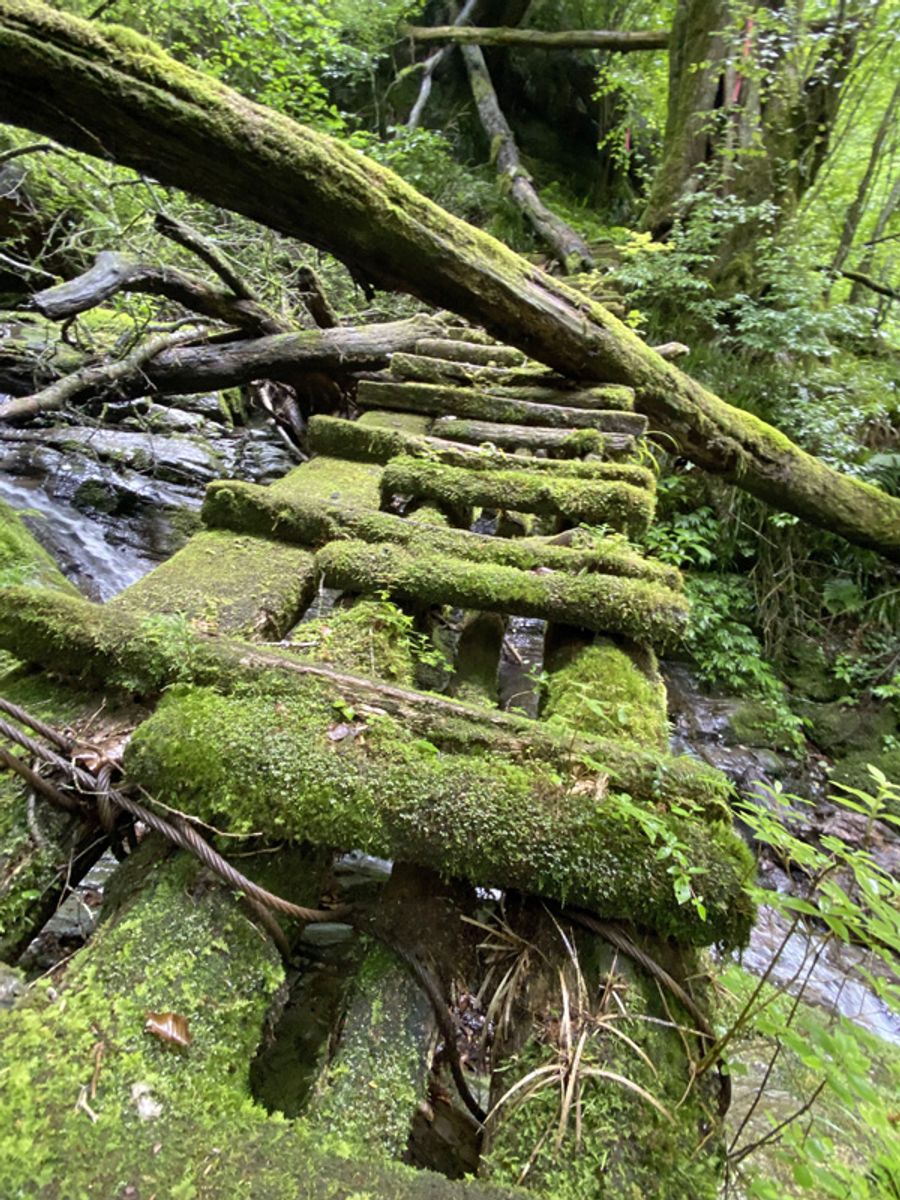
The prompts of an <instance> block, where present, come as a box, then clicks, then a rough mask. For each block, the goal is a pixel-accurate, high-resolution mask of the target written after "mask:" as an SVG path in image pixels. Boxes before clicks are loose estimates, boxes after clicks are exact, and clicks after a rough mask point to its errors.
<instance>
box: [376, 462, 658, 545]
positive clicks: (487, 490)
mask: <svg viewBox="0 0 900 1200" xmlns="http://www.w3.org/2000/svg"><path fill="white" fill-rule="evenodd" d="M381 493H382V496H383V497H385V498H388V499H389V498H390V497H391V496H394V495H399V496H422V497H425V498H427V499H429V500H437V501H439V502H440V503H442V504H452V505H471V506H474V507H476V508H493V509H512V510H513V511H515V512H528V513H539V514H541V515H543V516H550V517H555V518H558V519H559V520H561V521H563V522H565V523H566V524H567V525H579V524H581V525H608V526H610V527H611V528H612V529H615V530H618V531H619V532H621V533H625V534H627V535H628V537H630V538H632V539H633V540H637V539H639V538H641V537H643V535H644V534H645V533H646V532H647V530H648V529H649V528H650V522H651V521H652V520H653V512H654V508H655V496H654V493H653V490H652V489H650V488H647V487H644V486H635V484H633V483H624V482H622V481H620V480H607V479H583V478H582V479H572V478H568V479H567V478H565V477H560V476H557V475H555V474H552V473H551V472H549V471H544V472H540V471H516V470H514V469H513V468H512V466H510V468H509V469H507V470H496V471H470V470H469V469H468V468H466V467H449V466H445V465H444V464H443V463H436V462H430V461H428V459H424V458H413V457H411V456H409V455H403V456H401V457H399V458H395V459H392V460H391V461H390V462H389V463H388V464H387V466H386V467H385V468H384V473H383V474H382V476H381Z"/></svg>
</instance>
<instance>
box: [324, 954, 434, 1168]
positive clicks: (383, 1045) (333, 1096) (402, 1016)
mask: <svg viewBox="0 0 900 1200" xmlns="http://www.w3.org/2000/svg"><path fill="white" fill-rule="evenodd" d="M352 986H353V996H352V998H351V1001H350V1005H349V1008H348V1011H347V1013H346V1016H345V1018H344V1022H343V1029H342V1033H341V1040H340V1044H339V1046H338V1050H337V1053H336V1054H335V1056H334V1058H333V1059H332V1060H331V1062H329V1064H328V1066H327V1067H326V1069H325V1072H324V1074H323V1076H322V1078H321V1079H320V1080H319V1081H318V1083H317V1085H316V1088H315V1091H314V1093H313V1096H312V1099H311V1101H310V1105H309V1108H308V1110H307V1112H306V1114H305V1122H304V1123H305V1125H306V1126H307V1127H308V1128H309V1129H310V1130H312V1131H317V1130H321V1132H322V1133H323V1134H326V1135H327V1134H332V1135H341V1133H342V1131H344V1130H346V1129H348V1127H349V1128H351V1129H352V1131H353V1133H354V1135H355V1139H354V1140H356V1141H357V1142H358V1143H359V1144H360V1145H361V1146H365V1147H366V1148H367V1149H368V1150H369V1151H370V1152H372V1153H374V1154H376V1155H388V1156H390V1157H391V1158H397V1159H399V1158H401V1157H402V1155H403V1152H404V1151H405V1150H406V1145H407V1142H408V1141H409V1131H410V1127H411V1125H412V1119H413V1116H414V1114H415V1110H416V1106H417V1105H418V1104H419V1103H420V1102H421V1101H422V1100H423V1099H424V1098H425V1094H426V1084H427V1080H428V1069H429V1057H430V1055H429V1051H430V1049H431V1047H432V1045H433V1038H434V1031H435V1024H434V1012H433V1010H432V1007H431V1004H430V1002H429V1000H428V997H427V996H426V995H425V993H424V992H423V991H422V989H421V988H420V987H419V986H418V984H417V983H416V981H415V980H414V979H413V977H412V975H411V974H410V971H409V968H408V967H407V966H406V965H405V964H404V963H403V962H402V961H401V960H400V959H398V958H397V956H396V955H394V954H392V953H391V952H390V951H389V950H387V949H386V948H384V947H383V946H379V945H370V946H369V947H368V949H367V951H366V953H365V955H364V957H363V959H362V961H361V963H360V965H359V968H358V970H357V972H356V978H355V980H354V983H353V985H352ZM345 1136H346V1135H345Z"/></svg>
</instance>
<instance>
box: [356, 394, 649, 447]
mask: <svg viewBox="0 0 900 1200" xmlns="http://www.w3.org/2000/svg"><path fill="white" fill-rule="evenodd" d="M356 399H357V403H358V404H359V406H360V408H363V409H366V408H396V409H400V410H401V411H402V412H419V413H427V414H429V415H431V416H435V417H443V416H445V415H446V416H449V415H452V416H455V417H466V418H470V419H472V420H476V421H479V420H485V421H501V422H504V423H509V424H511V425H539V426H543V427H544V428H550V429H567V430H577V429H597V430H600V431H602V432H605V433H628V434H631V436H632V437H636V436H639V435H640V434H642V433H643V432H644V431H645V430H646V428H647V420H646V418H645V417H642V416H641V415H640V414H639V413H631V412H622V411H620V410H616V409H609V410H604V409H586V408H569V407H567V406H566V405H565V403H564V401H565V393H564V392H563V393H561V394H560V402H559V403H554V404H535V403H534V401H532V400H515V399H512V398H511V397H509V396H508V395H507V394H505V393H500V392H491V393H485V392H482V391H480V390H476V389H475V388H462V387H448V386H446V385H443V384H432V383H386V382H378V383H375V382H372V381H371V380H363V382H362V383H361V384H360V385H359V388H358V390H357V396H356Z"/></svg>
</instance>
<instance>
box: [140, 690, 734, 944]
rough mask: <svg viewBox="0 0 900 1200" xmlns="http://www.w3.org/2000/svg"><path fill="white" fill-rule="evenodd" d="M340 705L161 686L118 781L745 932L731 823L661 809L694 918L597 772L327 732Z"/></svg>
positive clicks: (483, 879) (703, 926) (259, 824)
mask: <svg viewBox="0 0 900 1200" xmlns="http://www.w3.org/2000/svg"><path fill="white" fill-rule="evenodd" d="M346 715H347V714H346V713H336V712H335V709H334V708H333V706H332V704H331V703H330V702H329V700H328V698H327V695H326V696H324V697H323V695H322V692H321V691H320V690H319V688H318V687H317V686H316V683H315V681H312V680H310V681H308V682H307V686H305V687H304V688H302V689H298V688H295V689H292V691H291V692H290V693H281V694H278V693H276V695H274V696H271V697H270V696H266V695H260V694H258V692H253V691H238V692H236V693H235V694H234V695H232V696H229V697H223V696H220V695H217V694H216V693H215V692H213V691H211V690H209V689H188V690H184V689H178V690H176V691H170V692H169V693H167V695H166V697H165V698H164V700H163V702H162V703H161V705H160V706H159V707H158V708H157V710H156V712H155V713H154V715H153V716H152V717H151V718H150V720H149V721H146V722H144V724H143V725H142V726H141V727H140V728H139V729H138V730H137V731H136V733H135V735H134V737H133V739H132V741H131V743H130V746H129V750H128V758H127V763H128V772H129V776H130V777H131V778H132V779H133V780H134V781H135V782H138V783H140V784H142V785H143V786H144V787H146V788H147V789H148V790H149V791H150V792H151V793H153V794H156V795H158V796H160V798H162V799H164V800H165V801H166V802H167V803H171V804H174V805H176V806H177V807H179V808H181V809H184V810H186V811H191V812H194V813H195V814H196V815H197V816H200V817H203V818H204V819H209V820H211V821H213V823H215V824H217V825H218V824H220V823H222V822H226V823H227V824H228V825H229V827H230V828H231V829H233V830H234V831H235V832H249V831H250V830H254V829H259V828H266V829H268V830H269V831H270V832H271V833H272V834H275V835H278V836H285V837H293V838H298V839H306V840H308V841H310V842H312V843H313V844H317V845H328V846H342V847H345V848H359V849H363V850H366V851H368V852H369V853H372V854H376V855H380V856H383V857H388V858H392V859H397V860H400V861H406V862H412V863H416V864H418V865H420V866H424V867H430V868H433V869H435V870H437V871H439V872H440V873H442V874H444V875H447V876H460V877H463V878H465V879H468V880H470V882H472V883H473V884H475V885H480V886H499V887H514V888H518V889H520V890H523V891H526V892H535V893H537V894H540V895H546V896H550V897H553V898H555V899H559V900H566V901H570V902H572V903H576V904H582V905H584V906H586V907H588V908H590V909H592V910H593V911H596V912H598V913H602V914H604V915H606V916H609V917H619V918H626V919H631V920H633V921H635V922H636V923H638V924H640V925H644V926H647V927H649V928H653V929H656V930H658V931H660V932H661V933H664V934H667V935H670V936H672V937H675V938H677V939H679V940H683V941H685V942H691V943H699V944H705V943H709V942H713V941H724V942H728V943H730V944H737V943H739V942H741V941H742V940H743V939H744V938H745V937H746V934H747V931H748V929H749V921H750V917H751V913H752V906H751V904H750V902H749V900H748V898H747V897H746V895H745V894H744V892H743V884H744V882H745V881H746V880H747V879H748V878H749V877H750V875H751V874H752V870H753V867H752V860H751V858H750V855H749V852H748V851H747V850H746V848H745V847H744V845H743V843H742V842H741V841H740V839H739V838H738V837H737V836H736V835H735V834H733V833H732V832H731V830H730V829H728V828H725V827H717V826H713V825H709V824H706V825H704V824H702V823H701V822H699V821H685V820H684V819H681V818H674V817H672V818H666V817H661V818H660V819H661V820H662V823H663V825H664V826H668V827H669V828H670V831H671V834H672V835H673V836H674V837H675V838H676V839H679V840H680V841H681V842H683V843H684V844H685V845H686V846H688V847H689V848H690V855H691V861H692V862H693V864H694V865H696V866H698V867H699V868H700V878H699V879H698V881H697V883H698V886H699V888H700V889H701V890H702V893H703V896H704V903H705V905H706V909H707V913H708V916H707V919H706V920H701V919H700V918H699V917H698V914H697V912H696V911H695V910H694V909H693V908H692V907H691V906H690V905H686V906H679V905H677V904H676V903H674V892H673V882H672V877H671V875H670V874H669V872H668V867H667V865H666V864H665V863H663V862H662V861H661V860H660V859H658V858H657V857H656V856H655V855H653V854H651V853H649V849H650V842H649V841H648V835H647V834H646V833H645V832H644V830H643V829H642V827H641V824H640V823H639V822H637V821H636V820H635V819H634V817H633V815H632V809H631V807H630V804H626V805H623V804H622V803H621V802H620V800H619V798H618V797H617V796H616V795H614V794H610V793H607V794H604V790H605V786H606V785H605V780H603V779H602V778H601V777H599V776H596V775H595V776H594V777H593V778H592V777H591V776H590V775H588V776H587V777H585V778H584V780H583V782H579V781H578V779H577V775H576V776H572V777H570V778H568V779H567V778H565V777H561V776H560V775H559V774H557V772H555V771H554V770H552V769H548V768H547V767H544V766H541V765H540V764H536V763H535V764H525V763H521V762H518V763H514V762H511V761H508V760H505V759H500V758H498V757H497V756H488V757H476V756H475V755H455V754H446V753H442V752H440V751H439V750H438V749H437V748H436V747H435V746H434V745H433V744H432V743H430V742H428V741H425V740H423V739H421V738H419V737H417V736H415V734H414V733H413V732H411V731H410V730H409V729H408V728H407V727H406V724H405V722H403V721H402V720H395V719H392V718H389V717H382V718H376V719H372V718H370V717H369V718H367V717H365V715H363V720H364V721H365V723H366V729H365V732H364V733H360V731H356V735H354V736H349V735H347V733H346V732H345V730H344V729H340V730H338V731H337V732H338V733H339V734H340V736H338V737H334V730H335V727H336V726H338V725H339V724H340V722H341V719H342V718H343V719H346ZM354 715H358V714H354ZM330 734H331V736H330ZM211 747H215V753H210V748H211Z"/></svg>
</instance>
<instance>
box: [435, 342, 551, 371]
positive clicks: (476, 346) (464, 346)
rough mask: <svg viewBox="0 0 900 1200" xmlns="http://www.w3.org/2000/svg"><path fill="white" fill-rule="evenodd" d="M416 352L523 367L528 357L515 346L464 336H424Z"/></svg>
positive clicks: (455, 359) (437, 356) (453, 359)
mask: <svg viewBox="0 0 900 1200" xmlns="http://www.w3.org/2000/svg"><path fill="white" fill-rule="evenodd" d="M416 354H421V355H424V356H425V357H426V358H440V359H442V360H443V361H445V362H446V361H448V360H449V361H451V362H462V363H479V364H480V365H481V366H483V367H522V366H524V365H525V364H526V362H527V361H528V358H527V356H526V355H525V354H523V353H522V351H521V350H517V349H516V348H515V346H500V345H498V344H497V343H496V342H493V343H491V342H487V343H486V342H476V341H474V340H472V341H465V340H464V338H452V337H441V338H422V340H421V341H420V342H416Z"/></svg>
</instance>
